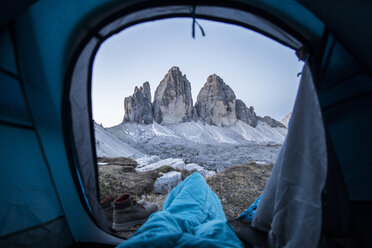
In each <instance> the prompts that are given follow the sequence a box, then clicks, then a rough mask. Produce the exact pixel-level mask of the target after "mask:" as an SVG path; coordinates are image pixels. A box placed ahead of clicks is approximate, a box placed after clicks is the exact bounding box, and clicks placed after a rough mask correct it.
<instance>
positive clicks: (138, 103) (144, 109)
mask: <svg viewBox="0 0 372 248" xmlns="http://www.w3.org/2000/svg"><path fill="white" fill-rule="evenodd" d="M124 111H125V115H124V122H138V123H141V124H150V123H152V121H153V115H152V106H151V89H150V83H149V82H144V83H143V85H142V86H141V87H140V88H138V87H137V86H136V87H135V88H134V93H133V95H132V96H129V97H126V98H125V99H124Z"/></svg>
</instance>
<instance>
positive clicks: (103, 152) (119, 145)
mask: <svg viewBox="0 0 372 248" xmlns="http://www.w3.org/2000/svg"><path fill="white" fill-rule="evenodd" d="M94 131H95V136H96V151H97V156H98V157H119V156H122V157H127V158H138V157H142V156H144V154H143V153H142V152H140V151H138V150H137V149H135V148H133V147H131V146H130V145H128V144H127V143H125V142H124V141H123V140H120V139H118V138H117V137H115V136H114V135H113V134H111V133H109V132H107V131H106V130H105V128H103V127H102V126H100V125H98V124H97V123H94Z"/></svg>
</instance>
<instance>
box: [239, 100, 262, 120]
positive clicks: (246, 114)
mask: <svg viewBox="0 0 372 248" xmlns="http://www.w3.org/2000/svg"><path fill="white" fill-rule="evenodd" d="M235 111H236V117H237V118H238V120H241V121H243V122H245V123H247V124H248V125H250V126H252V127H256V126H257V120H258V119H257V115H256V113H255V112H254V108H253V107H252V106H250V107H249V108H247V106H246V105H245V103H244V102H243V101H242V100H240V99H237V100H236V103H235Z"/></svg>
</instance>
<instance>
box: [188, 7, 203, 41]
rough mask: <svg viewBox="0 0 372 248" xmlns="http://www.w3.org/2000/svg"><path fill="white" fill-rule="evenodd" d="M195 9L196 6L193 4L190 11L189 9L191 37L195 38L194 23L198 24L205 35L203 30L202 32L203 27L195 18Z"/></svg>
mask: <svg viewBox="0 0 372 248" xmlns="http://www.w3.org/2000/svg"><path fill="white" fill-rule="evenodd" d="M195 11H196V6H195V5H193V6H192V11H191V15H192V33H191V36H192V38H193V39H195V24H196V25H198V27H199V29H200V31H201V33H202V35H203V36H205V32H204V29H203V27H202V26H201V25H200V24H199V22H198V21H197V20H196V18H195Z"/></svg>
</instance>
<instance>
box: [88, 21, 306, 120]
mask: <svg viewBox="0 0 372 248" xmlns="http://www.w3.org/2000/svg"><path fill="white" fill-rule="evenodd" d="M191 22H192V21H191V19H190V18H173V19H166V20H160V21H154V22H147V23H143V24H138V25H135V26H132V27H130V28H128V29H125V30H124V31H122V32H120V33H119V34H117V35H115V36H113V37H111V38H110V39H108V40H106V41H105V42H104V43H103V44H102V46H101V47H100V49H99V50H98V53H97V56H96V58H95V61H94V65H93V84H92V94H93V98H92V99H93V118H94V119H95V121H96V122H97V123H102V124H103V126H105V127H110V126H113V125H117V124H119V123H121V121H122V120H123V117H124V98H125V97H127V96H129V95H132V94H133V90H134V87H135V86H141V85H142V83H143V82H145V81H149V82H150V86H151V93H152V97H153V95H154V92H155V89H156V87H157V86H158V84H159V82H160V81H161V80H162V79H163V77H164V75H165V74H166V73H167V72H168V70H169V69H170V68H171V67H172V66H178V67H179V68H180V69H181V71H182V73H183V74H186V77H187V79H188V80H189V81H190V83H191V89H192V96H193V100H194V102H195V100H196V97H197V94H198V92H199V90H200V89H201V87H202V86H203V85H204V83H205V82H206V80H207V77H208V76H209V75H210V74H213V73H216V74H217V75H219V76H220V77H221V78H223V79H224V81H225V83H227V84H228V85H229V86H230V87H231V88H232V89H233V90H234V92H235V95H236V97H237V98H239V99H242V100H243V101H244V102H245V103H246V105H247V106H248V107H249V106H254V108H255V112H256V113H257V114H258V115H260V116H265V115H270V116H272V117H274V118H275V119H277V120H279V121H280V120H281V119H282V118H283V117H284V116H285V115H286V114H288V113H289V112H290V111H292V108H293V103H294V100H295V97H296V92H297V88H298V84H299V80H300V78H299V77H297V73H298V72H300V71H301V70H302V66H303V63H302V62H299V61H298V59H297V57H296V56H295V53H294V51H293V50H291V49H289V48H287V47H285V46H283V45H281V44H279V43H277V42H275V41H273V40H271V39H269V38H267V37H265V36H263V35H261V34H258V33H256V32H254V31H251V30H248V29H245V28H242V27H239V26H235V25H230V24H224V23H219V22H213V21H207V20H199V23H200V24H201V25H202V26H203V28H204V30H205V32H206V36H205V37H202V36H201V33H200V30H199V29H198V28H197V29H196V39H192V37H191Z"/></svg>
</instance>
